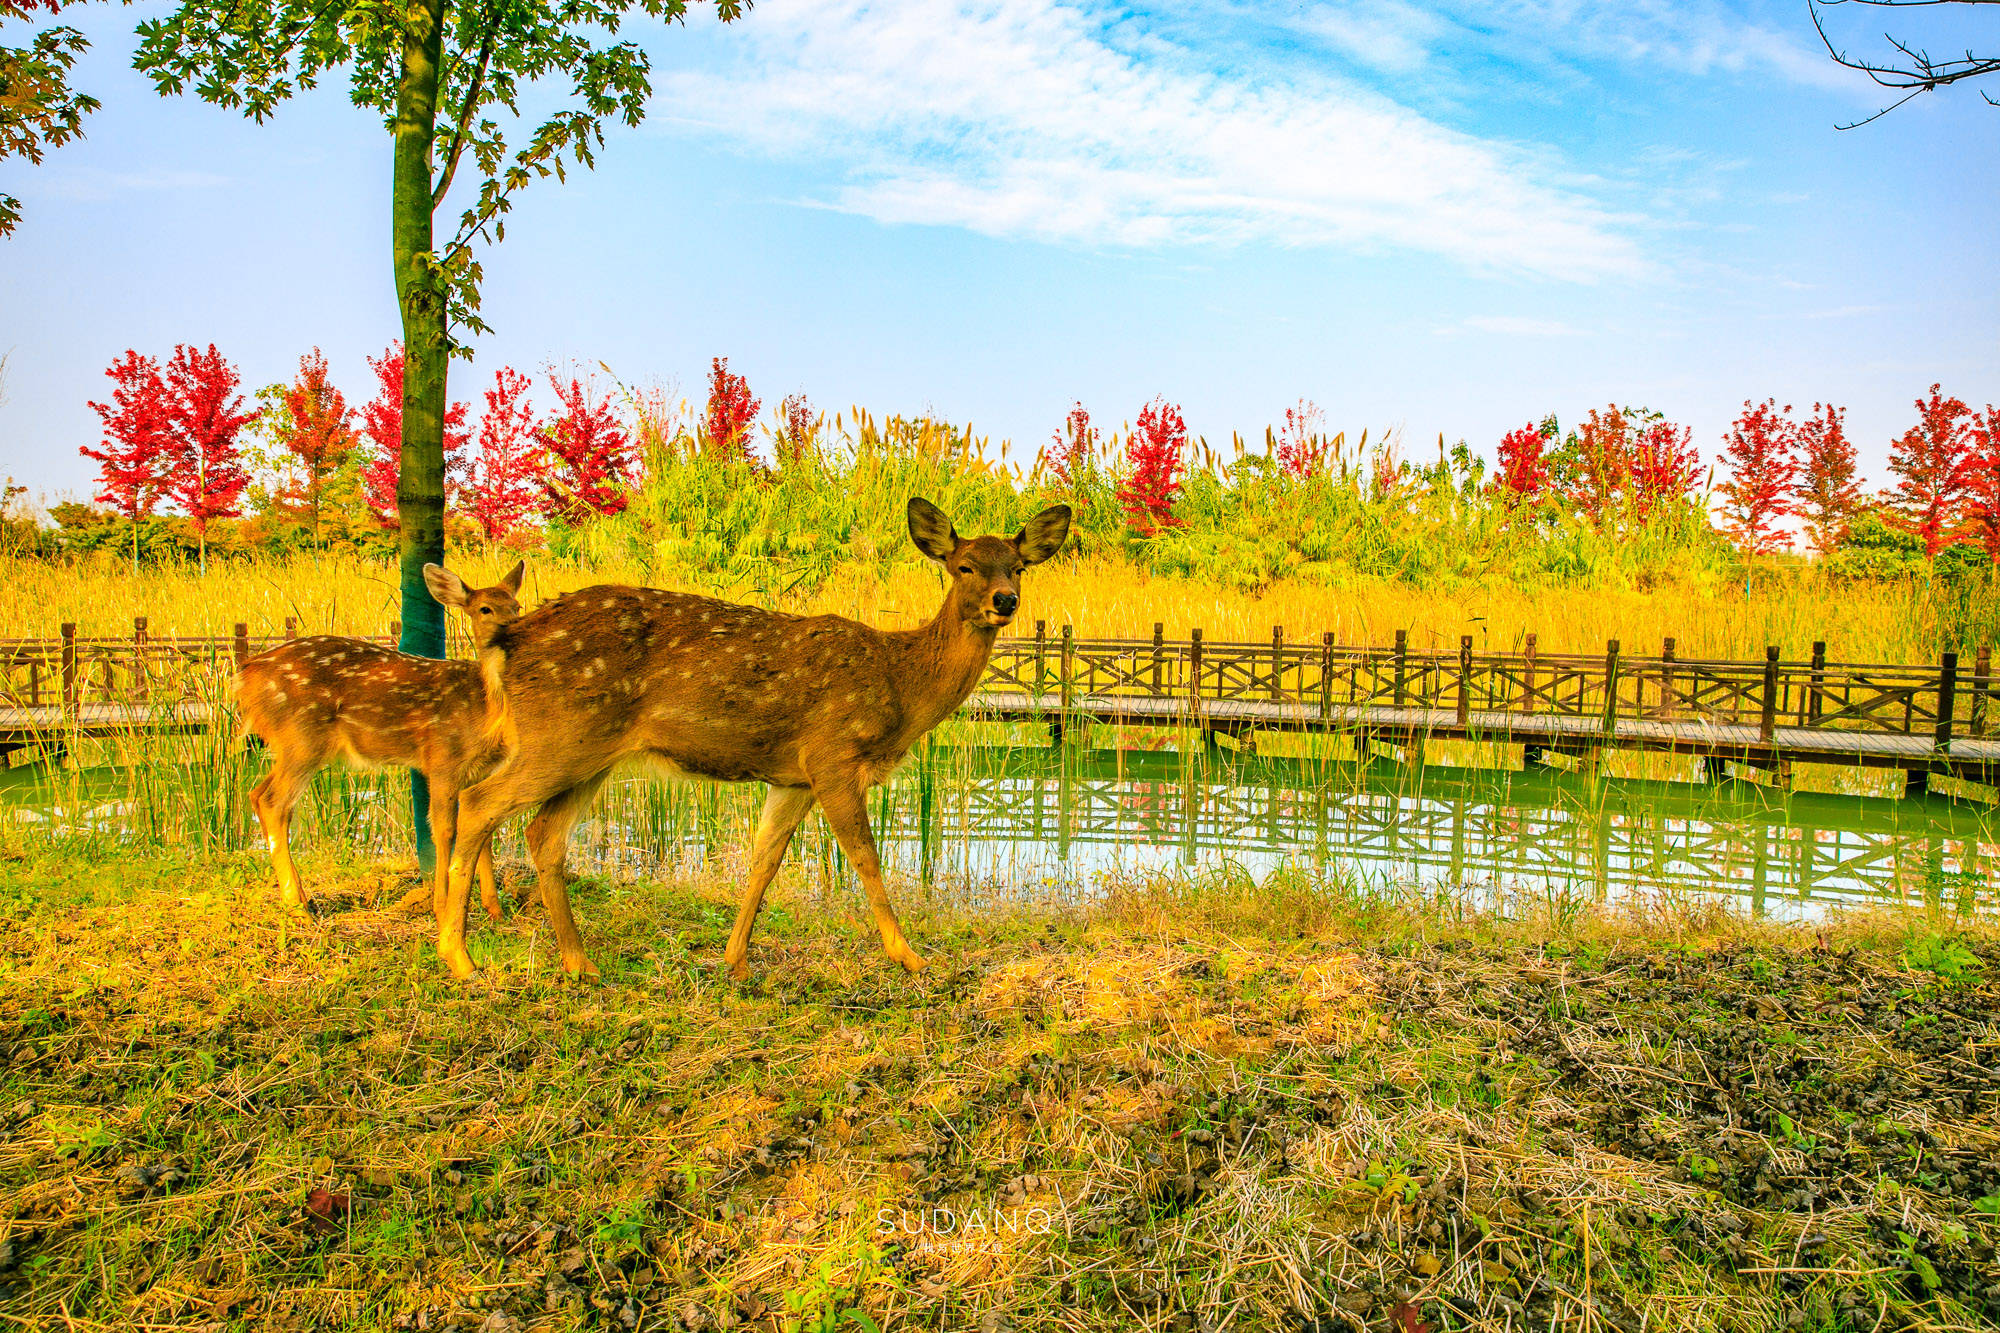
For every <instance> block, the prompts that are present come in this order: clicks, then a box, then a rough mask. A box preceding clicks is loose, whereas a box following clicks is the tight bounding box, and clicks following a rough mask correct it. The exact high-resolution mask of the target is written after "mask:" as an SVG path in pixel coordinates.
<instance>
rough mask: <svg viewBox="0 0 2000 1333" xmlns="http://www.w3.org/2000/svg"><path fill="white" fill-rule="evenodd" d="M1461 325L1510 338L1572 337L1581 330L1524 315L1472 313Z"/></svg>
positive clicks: (1551, 320) (1559, 322)
mask: <svg viewBox="0 0 2000 1333" xmlns="http://www.w3.org/2000/svg"><path fill="white" fill-rule="evenodd" d="M1463 327H1465V328H1468V329H1470V330H1472V331H1473V332H1474V333H1501V334H1505V335H1507V336H1508V337H1510V338H1574V337H1576V336H1578V335H1579V334H1581V333H1582V332H1583V330H1582V329H1579V328H1577V327H1575V326H1574V325H1571V324H1565V323H1563V322H1562V321H1561V320H1555V319H1533V318H1530V317H1529V316H1526V315H1473V316H1471V317H1470V318H1468V319H1467V320H1466V321H1465V322H1464V325H1463Z"/></svg>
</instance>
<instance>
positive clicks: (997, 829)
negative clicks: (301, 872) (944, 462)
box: [594, 747, 2000, 918]
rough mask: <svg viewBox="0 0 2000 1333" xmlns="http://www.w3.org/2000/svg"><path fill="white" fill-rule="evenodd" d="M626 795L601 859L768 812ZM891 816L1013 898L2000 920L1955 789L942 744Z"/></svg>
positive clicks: (725, 828)
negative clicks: (1151, 888)
mask: <svg viewBox="0 0 2000 1333" xmlns="http://www.w3.org/2000/svg"><path fill="white" fill-rule="evenodd" d="M619 786H620V788H626V789H627V792H626V794H627V797H628V799H630V798H631V797H632V796H633V795H634V793H633V792H631V791H630V790H629V788H630V787H644V788H650V789H651V790H652V791H653V792H654V793H657V792H658V790H659V789H658V788H657V787H656V786H654V785H653V784H651V783H647V782H644V781H643V780H641V779H633V780H632V781H631V783H630V784H619ZM649 799H650V800H652V801H654V802H657V801H658V799H659V798H658V797H657V795H654V796H652V797H651V798H649ZM616 804H617V792H616V791H614V804H613V807H612V808H611V811H612V812H611V813H610V817H609V818H608V819H602V820H600V821H598V822H597V826H596V828H595V830H594V831H595V833H596V835H597V836H596V838H595V839H594V841H595V842H596V843H597V844H598V846H597V847H596V850H597V852H598V853H599V854H600V855H602V856H605V857H607V859H609V860H611V861H613V862H620V863H624V864H627V865H632V868H635V869H639V868H643V866H642V865H633V863H634V862H641V863H643V862H645V861H648V860H652V859H653V858H654V857H659V858H661V859H664V860H666V861H671V862H674V863H677V864H680V865H683V866H684V865H686V864H687V863H688V862H689V861H693V860H699V859H701V858H702V857H703V856H705V855H709V854H723V855H731V854H734V852H735V851H736V850H738V849H740V848H741V847H742V846H743V845H744V842H745V840H747V837H748V834H749V831H750V828H751V827H752V825H753V824H754V819H755V808H754V802H749V801H744V802H740V803H739V802H738V801H736V800H735V799H734V798H732V797H729V796H726V795H725V796H721V797H704V796H700V795H695V796H690V797H687V798H686V799H685V800H684V801H682V802H678V803H677V802H674V801H671V800H669V801H668V802H667V805H668V807H676V806H677V807H678V813H677V812H676V809H675V808H657V809H654V810H653V811H652V812H651V814H650V817H648V818H646V819H644V820H643V821H642V822H643V823H645V824H647V825H649V826H650V827H649V828H648V829H647V830H646V831H645V834H644V835H642V836H634V833H635V830H634V829H633V828H632V827H630V826H629V825H626V824H624V823H623V822H622V821H620V820H619V819H618V816H617V814H616V813H615V810H616ZM872 804H873V807H874V810H873V813H874V820H875V828H876V832H877V837H878V839H879V840H880V842H881V843H882V845H883V855H884V859H885V860H887V861H888V862H889V863H890V864H891V865H893V866H894V867H896V868H897V869H898V870H900V871H901V872H903V873H905V874H909V875H912V876H920V877H923V878H925V879H929V880H938V879H943V880H947V881H952V882H958V883H966V884H972V885H986V886H993V887H999V886H1014V887H1015V889H1016V890H1017V894H1016V895H1010V896H1017V895H1018V889H1019V887H1020V886H1024V885H1032V886H1041V889H1042V891H1043V892H1045V893H1050V894H1053V895H1056V896H1061V897H1065V898H1068V897H1074V896H1078V895H1085V896H1087V894H1088V892H1089V887H1090V885H1091V884H1092V883H1093V882H1094V881H1097V880H1099V879H1101V878H1102V877H1103V876H1106V875H1121V876H1122V875H1127V874H1133V873H1139V872H1144V871H1147V870H1159V869H1173V868H1183V867H1197V868H1198V867H1201V866H1203V865H1210V864H1214V863H1216V862H1218V861H1221V860H1223V859H1228V860H1230V861H1232V862H1235V863H1237V864H1240V865H1241V866H1243V867H1244V868H1245V869H1246V870H1248V871H1249V872H1250V873H1252V874H1253V875H1256V876H1258V877H1260V878H1261V877H1262V876H1263V875H1264V874H1266V873H1268V872H1269V871H1271V870H1274V869H1276V868H1278V867H1280V866H1284V865H1287V864H1291V865H1297V864H1301V863H1306V864H1312V865H1316V866H1328V867H1334V868H1337V869H1339V870H1340V871H1341V872H1343V873H1345V874H1347V875H1349V876H1351V877H1352V878H1353V879H1355V880H1356V881H1359V882H1361V883H1363V884H1368V885H1374V886H1391V885H1394V886H1402V887H1407V886H1412V885H1417V886H1423V887H1427V888H1440V889H1444V888H1449V889H1453V890H1458V891H1462V892H1465V893H1467V894H1469V895H1472V896H1475V897H1490V898H1495V899H1497V898H1500V897H1505V896H1509V895H1519V894H1522V893H1524V892H1525V893H1529V894H1536V895H1550V896H1553V895H1568V896H1572V897H1577V896H1580V897H1584V898H1589V899H1594V900H1597V901H1606V902H1610V901H1618V900H1620V899H1626V898H1632V897H1635V896H1645V897H1656V896H1658V895H1659V893H1660V892H1661V891H1662V890H1674V891H1682V892H1695V893H1706V894H1721V895H1728V896H1730V897H1733V898H1737V899H1740V900H1742V906H1744V907H1745V908H1746V909H1747V910H1749V911H1751V912H1753V913H1755V914H1757V915H1761V916H1771V917H1775V918H1807V917H1811V916H1814V915H1816V914H1818V913H1819V912H1821V911H1823V910H1824V909H1825V908H1826V907H1827V906H1829V905H1833V904H1849V905H1858V904H1863V903H1869V904H1904V905H1909V906H1922V905H1928V906H1932V907H1937V906H1944V907H1949V908H1952V909H1954V910H1958V911H1963V912H1971V911H1976V910H1990V909H1991V908H1992V907H1993V905H1994V885H1993V867H1994V865H1995V864H1996V857H2000V834H1997V833H1996V829H2000V820H1996V819H1995V815H1994V811H1993V810H1992V809H1991V808H1990V807H1987V806H1983V805H1978V804H1975V803H1972V802H1967V801H1957V800H1950V799H1946V798H1941V797H1929V798H1925V799H1921V800H1893V799H1884V798H1880V797H1864V796H1834V795H1825V794H1809V793H1799V794H1790V795H1788V794H1785V793H1783V792H1779V791H1776V790H1773V789H1771V788H1767V787H1761V786H1758V785H1755V784H1752V783H1747V782H1734V781H1731V782H1722V783H1716V784H1712V785H1705V784H1694V783H1680V782H1656V781H1644V780H1619V779H1601V780H1597V781H1592V780H1590V779H1588V778H1586V777H1582V776H1579V775H1573V774H1563V773H1555V772H1548V771H1528V772H1496V771H1492V770H1482V769H1454V768H1448V767H1441V766H1440V767H1428V768H1422V769H1414V770H1412V769H1405V768H1403V767H1401V766H1399V765H1394V764H1389V763H1384V762H1378V763H1374V764H1370V765H1363V766H1356V765H1353V764H1339V765H1332V764H1320V763H1316V762H1313V761H1309V760H1293V759H1283V758H1260V757H1256V756H1247V755H1231V754H1215V753H1210V754H1207V755H1201V754H1194V755H1188V756H1183V755H1180V754H1176V753H1172V752H1156V751H1139V752H1135V751H1124V752H1118V751H1102V752H1076V751H1046V752H1036V751H1027V752H1024V751H1022V750H1019V749H1005V750H1003V749H997V748H994V749H986V748H980V747H937V748H936V749H934V750H933V751H932V752H931V753H930V754H929V755H927V756H925V757H923V758H922V759H920V760H918V761H916V762H913V763H912V765H911V766H910V767H909V768H907V769H906V770H905V771H904V773H903V774H902V775H900V776H899V778H898V779H897V781H896V782H895V784H894V785H893V786H891V787H889V788H886V789H883V790H882V791H880V792H878V793H877V794H876V796H875V797H874V798H873V801H872ZM817 825H818V821H813V822H812V824H811V825H809V828H815V829H816V828H817ZM614 826H615V827H614ZM820 838H821V843H820V845H819V849H818V851H819V854H821V855H827V854H828V853H827V851H826V849H825V846H824V835H823V833H821V834H820ZM806 854H807V855H808V856H811V855H813V854H814V850H813V848H812V846H811V842H810V839H809V840H808V848H807V851H806ZM655 864H656V865H657V862H656V863H655Z"/></svg>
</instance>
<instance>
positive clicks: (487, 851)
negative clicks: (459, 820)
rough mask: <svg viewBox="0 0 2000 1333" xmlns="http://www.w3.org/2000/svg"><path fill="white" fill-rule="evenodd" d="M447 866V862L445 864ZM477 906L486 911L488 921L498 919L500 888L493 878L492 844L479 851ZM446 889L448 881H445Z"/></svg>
mask: <svg viewBox="0 0 2000 1333" xmlns="http://www.w3.org/2000/svg"><path fill="white" fill-rule="evenodd" d="M446 864H447V865H449V862H447V863H446ZM477 870H478V874H479V904H480V906H482V907H484V908H485V909H486V915H487V917H488V919H490V920H493V921H498V920H499V919H500V886H499V884H498V882H497V881H495V880H494V878H493V844H492V843H491V842H489V843H487V844H486V845H485V846H484V847H481V848H480V849H479V862H478V866H477ZM447 887H449V881H448V880H447Z"/></svg>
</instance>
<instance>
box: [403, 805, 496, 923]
mask: <svg viewBox="0 0 2000 1333" xmlns="http://www.w3.org/2000/svg"><path fill="white" fill-rule="evenodd" d="M443 785H444V784H442V783H439V784H436V785H433V786H432V788H431V793H432V794H431V833H432V836H433V838H434V839H435V840H436V844H437V858H438V859H437V882H436V883H435V884H433V885H429V886H426V885H422V884H419V885H417V887H415V888H414V889H411V890H410V891H409V892H408V893H406V894H404V895H403V896H402V897H401V898H398V899H397V900H396V909H397V910H398V911H404V912H414V911H418V910H421V909H428V910H429V911H430V913H431V915H433V916H435V915H437V913H439V912H441V911H443V910H444V900H445V896H446V895H447V894H448V893H450V892H451V850H452V842H453V830H454V827H455V826H456V824H457V823H458V793H457V792H455V791H454V792H449V793H446V792H444V791H442V790H441V788H442V787H443ZM447 794H448V796H449V799H450V809H451V815H450V817H449V818H447V817H445V816H443V815H440V814H438V813H437V811H438V801H439V799H440V797H442V796H445V795H447ZM476 870H477V874H478V876H479V905H480V906H481V907H484V908H485V909H486V916H487V918H488V919H489V920H492V921H498V920H499V919H500V891H499V889H498V887H497V886H496V882H495V880H494V878H493V844H492V843H491V842H488V843H487V844H486V845H485V846H484V847H482V848H480V849H479V861H478V864H477V867H476Z"/></svg>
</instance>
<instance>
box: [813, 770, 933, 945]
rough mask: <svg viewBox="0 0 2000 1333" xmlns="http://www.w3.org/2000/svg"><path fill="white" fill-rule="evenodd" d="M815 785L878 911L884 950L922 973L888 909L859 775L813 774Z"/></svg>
mask: <svg viewBox="0 0 2000 1333" xmlns="http://www.w3.org/2000/svg"><path fill="white" fill-rule="evenodd" d="M812 782H813V788H812V790H813V795H814V796H815V797H817V798H818V799H819V808H820V809H821V810H823V811H825V812H826V822H827V824H828V825H830V826H831V827H832V829H833V836H834V837H836V838H839V839H840V849H841V850H842V851H844V852H846V853H847V859H848V860H849V861H851V862H852V863H853V864H854V869H855V873H857V874H859V875H860V876H861V887H862V888H863V889H865V890H866V891H867V893H868V905H869V906H870V907H872V908H873V909H874V910H875V928H876V929H877V930H879V931H881V932H882V948H883V950H884V951H886V952H887V953H888V955H889V957H891V958H893V959H895V960H896V961H897V962H899V963H901V964H902V965H903V966H904V967H906V968H908V969H909V970H910V971H912V972H921V971H923V968H924V960H923V959H921V958H919V957H917V953H916V951H915V950H914V949H912V948H911V947H910V942H909V941H908V940H906V939H904V938H903V927H902V924H901V923H900V922H898V921H897V920H896V909H895V908H893V907H891V906H890V905H889V891H888V890H887V889H886V888H884V887H883V885H882V863H881V861H880V860H878V859H877V857H876V855H875V834H874V833H873V832H872V831H871V830H870V829H869V827H868V802H867V799H866V798H865V797H864V796H863V794H862V791H861V783H860V781H859V779H858V777H857V775H856V774H855V773H854V772H853V770H851V769H846V768H836V769H833V770H831V771H826V772H820V773H814V774H813V775H812Z"/></svg>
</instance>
